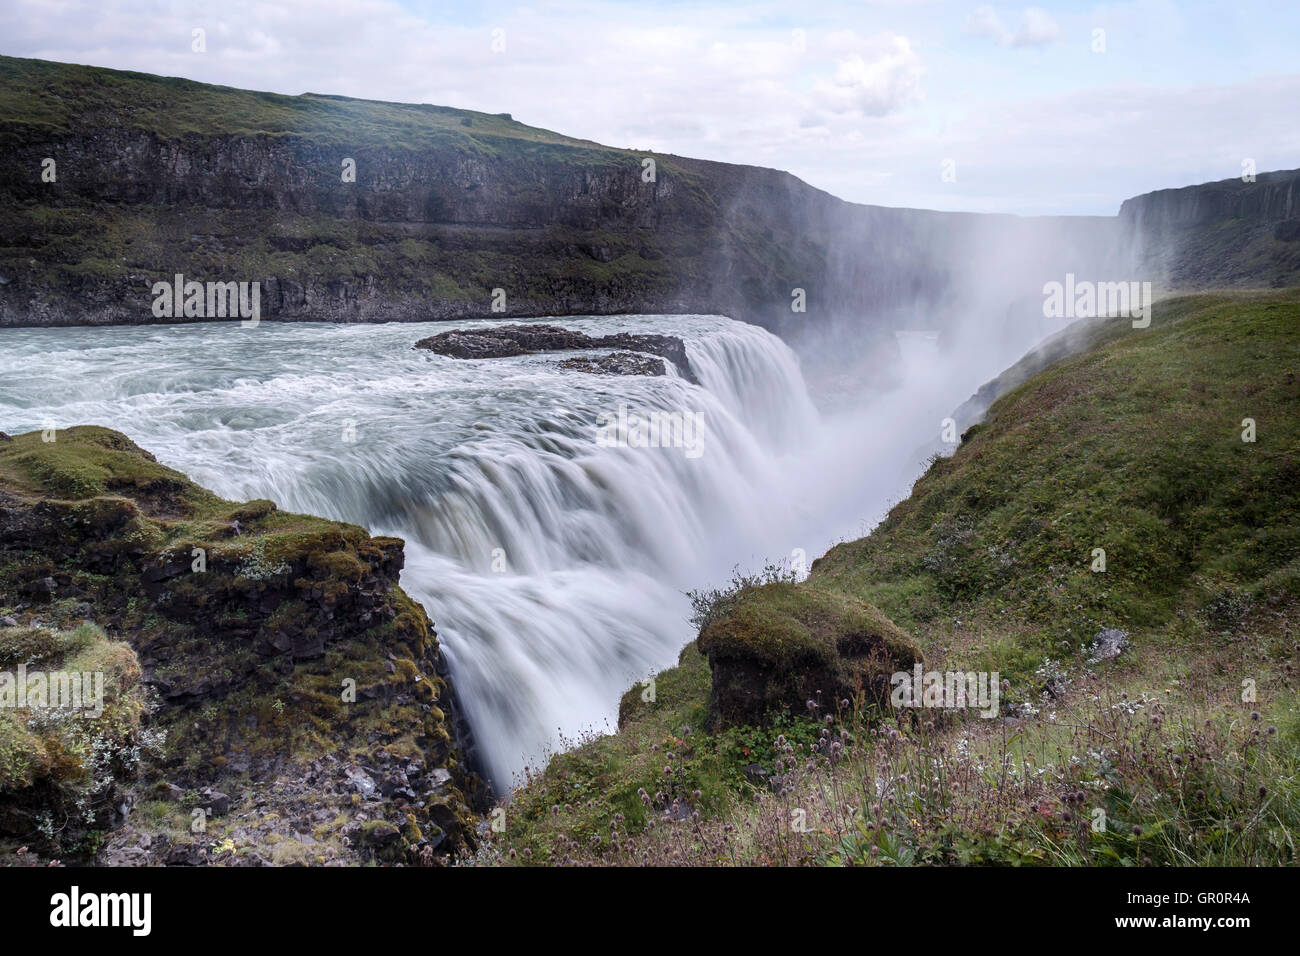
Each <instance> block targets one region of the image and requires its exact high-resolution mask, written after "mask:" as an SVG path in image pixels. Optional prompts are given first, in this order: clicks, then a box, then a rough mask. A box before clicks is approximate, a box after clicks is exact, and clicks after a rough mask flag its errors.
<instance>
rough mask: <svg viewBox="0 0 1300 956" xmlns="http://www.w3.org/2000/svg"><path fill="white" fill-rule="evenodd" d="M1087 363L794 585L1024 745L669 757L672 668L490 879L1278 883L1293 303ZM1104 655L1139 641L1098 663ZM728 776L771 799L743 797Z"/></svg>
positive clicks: (1288, 657)
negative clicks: (754, 782)
mask: <svg viewBox="0 0 1300 956" xmlns="http://www.w3.org/2000/svg"><path fill="white" fill-rule="evenodd" d="M1087 335H1088V338H1089V339H1090V341H1091V347H1090V348H1089V349H1088V350H1087V351H1085V352H1084V353H1083V354H1080V355H1078V356H1076V357H1074V358H1070V359H1067V360H1064V361H1061V362H1059V363H1058V364H1056V365H1054V366H1052V367H1050V368H1048V369H1047V370H1046V371H1044V372H1041V373H1040V374H1037V375H1035V376H1033V377H1032V378H1030V379H1029V380H1028V381H1026V382H1024V383H1023V384H1021V385H1019V386H1018V387H1016V388H1014V389H1013V390H1012V391H1010V392H1009V393H1008V394H1006V395H1005V396H1003V397H1002V398H1001V399H1000V400H998V401H997V402H996V403H995V404H994V405H993V407H992V408H991V410H990V412H989V415H988V418H987V420H986V422H985V423H984V424H983V425H981V426H978V427H977V428H975V429H974V430H972V431H971V432H969V433H968V436H967V440H966V441H965V442H964V443H963V444H962V446H961V447H960V448H959V449H958V451H957V453H956V454H955V455H954V456H953V457H952V458H950V459H937V460H936V461H935V462H934V463H933V465H932V466H931V468H930V469H929V470H928V471H927V473H926V474H925V475H924V476H923V477H922V478H921V479H920V480H919V481H918V482H917V483H916V486H915V488H914V489H913V494H912V496H911V497H910V498H909V499H908V500H906V501H904V502H902V503H901V504H899V505H898V506H896V507H895V508H894V509H893V510H892V511H891V513H890V514H889V516H888V518H887V519H886V520H885V522H884V523H883V524H882V525H881V526H880V527H879V528H877V529H876V530H875V531H874V532H873V533H872V534H871V535H870V536H868V537H867V538H864V539H861V540H859V541H854V542H851V543H846V544H842V545H839V546H838V547H836V548H834V549H833V550H832V551H831V552H830V553H829V554H827V555H826V556H825V557H824V558H822V559H821V560H820V561H818V562H817V563H816V564H815V565H814V568H813V571H812V574H811V577H810V582H811V583H812V584H814V585H816V586H817V587H819V588H822V589H826V590H830V591H839V592H841V593H844V594H847V595H851V596H853V597H856V598H859V599H862V600H865V601H869V602H871V603H873V604H875V605H877V606H878V607H880V608H881V609H883V610H884V611H885V612H886V613H888V614H889V615H890V617H891V618H892V619H893V620H894V621H896V622H897V623H898V624H899V625H901V626H902V627H903V628H904V629H905V630H908V631H910V632H911V633H912V635H913V636H914V637H915V638H917V640H918V641H919V643H920V644H921V646H922V647H923V649H924V651H925V653H926V658H927V663H928V664H929V665H930V666H937V667H939V668H940V669H949V668H952V669H957V668H960V669H963V670H966V669H989V670H998V671H1000V672H1001V675H1002V676H1003V677H1004V678H1006V679H1007V680H1008V681H1009V682H1010V689H1009V693H1008V694H1007V695H1006V696H1004V701H1003V704H1004V707H1003V713H1008V708H1007V704H1008V703H1010V704H1011V705H1012V706H1013V708H1014V709H1015V710H1016V712H1017V713H1018V714H1019V716H1018V717H1016V718H1009V719H1007V720H997V721H982V720H976V719H967V720H957V721H956V722H952V721H945V720H940V719H937V718H936V719H935V720H927V721H913V720H911V719H910V717H909V715H907V714H904V715H903V719H901V720H886V721H885V722H884V723H883V724H875V725H874V726H868V723H867V720H866V719H865V718H864V717H863V715H852V714H835V715H831V716H830V717H829V718H828V720H827V723H828V726H827V728H826V734H827V737H826V741H827V742H826V743H825V744H823V745H822V746H821V747H819V748H817V749H816V750H814V749H813V748H812V746H811V741H812V740H813V738H814V737H815V735H816V734H817V728H815V727H814V726H812V725H811V724H810V723H809V722H807V721H799V722H796V723H795V726H794V727H793V728H791V727H789V726H785V727H776V728H772V729H769V730H766V731H760V730H757V729H753V728H739V729H733V730H732V731H729V732H728V733H727V735H726V736H725V737H722V738H718V739H714V738H709V737H706V736H703V735H700V734H699V733H696V734H694V735H692V736H691V737H686V736H684V733H683V730H682V728H683V726H685V725H687V724H689V725H690V726H691V727H696V728H698V727H700V726H701V724H700V722H699V721H700V719H701V716H702V714H703V712H704V707H705V705H706V704H707V697H708V688H709V678H708V671H707V664H706V663H705V661H704V660H703V658H702V657H701V655H700V654H699V652H698V651H697V650H696V649H695V646H694V645H691V646H690V647H688V648H687V649H686V650H685V651H684V652H683V655H682V663H681V666H679V667H678V668H676V669H674V670H671V671H668V672H665V673H664V674H661V675H659V677H658V681H657V691H658V692H657V695H656V700H655V702H654V703H644V702H640V696H639V693H640V691H639V689H634V690H633V691H631V692H629V695H628V697H627V698H625V700H624V707H623V713H622V714H621V715H620V725H621V729H620V732H619V733H618V734H617V735H616V736H612V737H603V738H598V739H596V740H593V741H590V742H588V743H586V744H585V745H583V746H581V747H578V748H577V749H576V750H574V751H573V752H571V753H568V754H564V755H561V756H560V757H557V758H555V759H554V760H553V761H552V762H551V764H550V765H549V766H548V767H547V768H545V769H544V770H543V771H540V772H537V773H535V774H534V776H533V779H532V780H531V781H530V782H529V783H528V785H527V786H525V787H523V788H522V789H521V790H520V791H519V792H518V794H517V795H516V798H515V801H514V803H513V805H511V806H508V807H507V819H508V820H509V821H510V825H509V826H508V827H507V830H506V833H505V834H504V835H503V837H502V838H500V839H498V841H497V843H496V846H495V852H496V855H493V854H492V853H485V854H484V858H485V859H498V860H511V859H514V860H519V859H521V858H524V857H526V858H527V859H529V860H531V861H534V862H535V861H538V860H542V859H551V860H555V859H569V860H571V861H573V862H579V863H595V864H601V863H611V862H613V863H620V862H621V863H674V864H688V863H705V862H715V863H728V862H747V863H809V862H820V863H846V862H847V863H868V862H885V863H910V862H939V863H958V862H994V863H1031V864H1033V863H1058V864H1068V863H1082V862H1088V863H1107V862H1111V863H1115V862H1118V863H1210V862H1218V863H1279V862H1293V861H1294V860H1295V859H1296V851H1295V833H1296V830H1297V828H1300V785H1298V784H1297V779H1296V775H1297V772H1298V771H1300V763H1298V760H1297V750H1298V749H1300V717H1298V715H1297V712H1296V695H1295V687H1296V685H1295V671H1294V664H1293V658H1294V656H1295V651H1296V643H1295V636H1294V630H1293V629H1294V628H1295V626H1296V624H1297V623H1300V609H1298V608H1297V603H1296V596H1297V594H1300V586H1298V585H1300V580H1298V572H1300V561H1298V559H1300V522H1298V520H1297V519H1300V380H1298V379H1297V374H1298V373H1300V293H1297V292H1296V291H1289V292H1281V293H1260V294H1233V295H1219V294H1210V295H1198V296H1188V297H1184V298H1179V299H1174V300H1167V301H1165V302H1164V303H1162V304H1160V305H1158V306H1157V309H1156V313H1155V320H1154V322H1153V325H1152V327H1151V328H1150V329H1147V330H1133V329H1131V328H1130V327H1129V326H1128V325H1127V324H1124V323H1119V322H1112V323H1103V324H1099V325H1096V326H1094V327H1093V328H1092V329H1090V330H1089V331H1088V333H1087ZM1244 418H1253V419H1254V420H1255V422H1256V423H1257V440H1256V441H1255V442H1254V443H1246V442H1243V441H1242V438H1241V433H1242V425H1241V423H1242V420H1243V419H1244ZM1094 548H1105V550H1106V570H1105V572H1104V573H1100V572H1094V571H1092V570H1091V565H1092V563H1093V560H1094V558H1093V554H1092V549H1094ZM1103 627H1120V628H1124V629H1126V630H1128V631H1129V632H1130V633H1131V635H1132V637H1133V641H1134V643H1133V647H1132V649H1131V650H1129V651H1128V652H1126V653H1125V654H1124V655H1123V656H1122V657H1121V658H1120V659H1119V660H1118V661H1115V662H1110V663H1103V664H1097V663H1096V662H1092V661H1089V660H1088V657H1089V653H1088V649H1087V645H1088V643H1089V642H1090V640H1091V638H1092V636H1093V635H1094V634H1095V633H1096V631H1098V630H1100V629H1101V628H1103ZM1243 680H1249V681H1250V682H1251V683H1250V684H1249V687H1250V688H1253V689H1254V693H1255V695H1256V696H1255V698H1254V699H1243V697H1246V698H1249V697H1250V694H1248V693H1244V692H1243V684H1242V681H1243ZM929 713H933V712H929ZM783 731H784V736H783V738H782V739H778V738H777V734H778V733H782V732H783ZM837 740H838V741H841V742H842V748H843V749H842V750H840V751H839V752H838V753H836V752H832V748H831V746H830V745H831V743H832V742H834V741H837ZM656 747H657V748H658V749H657V750H656V749H655V748H656ZM668 750H673V751H675V753H674V756H673V758H671V759H670V758H669V757H668V756H667V751H668ZM782 751H784V752H785V762H784V765H783V766H777V765H776V764H775V763H774V761H775V759H777V758H779V757H781V752H782ZM750 761H755V762H758V763H760V764H761V765H763V766H764V767H765V769H766V770H767V771H768V772H776V773H780V772H782V770H784V771H785V772H786V774H787V781H786V784H787V786H786V787H785V789H784V793H783V794H782V795H776V794H773V793H771V792H769V790H768V788H766V787H759V788H755V787H753V786H751V785H749V784H748V783H746V781H745V777H744V775H743V773H742V768H743V766H744V765H745V764H746V763H748V762H750ZM791 767H794V768H795V769H794V770H793V771H791V770H790V768H791ZM932 775H933V778H932V779H931V777H932ZM646 781H650V782H646ZM922 782H924V783H925V785H924V786H922V785H921V783H922ZM636 787H645V788H646V789H647V791H649V793H648V794H647V796H646V797H645V798H642V799H641V800H640V801H639V802H640V804H641V806H640V807H638V808H637V810H636V812H635V813H633V812H631V811H629V810H628V809H627V807H628V806H629V805H630V804H635V803H636V802H637V801H633V800H632V799H631V796H630V794H632V793H635V788H636ZM657 790H658V791H662V792H661V793H655V791H657ZM695 791H699V796H696V795H695ZM610 794H614V795H616V797H617V799H611V798H610V796H609V795H610ZM674 800H676V801H678V806H679V808H680V807H681V806H687V807H689V809H688V811H686V812H685V813H681V812H679V813H678V814H677V815H678V816H682V815H685V816H687V817H688V819H687V821H686V822H685V823H680V824H675V823H670V822H668V821H667V820H666V818H665V817H664V811H665V810H666V809H671V806H672V803H673V801H674ZM642 808H644V809H642ZM695 811H698V812H699V816H698V817H695V818H693V819H692V818H689V817H690V814H691V813H692V812H695ZM619 813H622V814H623V818H622V819H621V820H620V819H619V818H618V817H617V814H619ZM1098 814H1101V815H1104V818H1105V819H1107V820H1108V821H1109V825H1108V826H1107V827H1105V828H1104V829H1102V830H1101V831H1099V832H1098V831H1095V830H1094V829H1093V827H1092V822H1093V821H1094V820H1096V819H1097V818H1098ZM799 815H802V816H799ZM796 817H798V818H799V819H804V818H806V820H807V824H808V826H807V829H806V831H802V832H801V831H799V830H798V829H797V828H796V827H795V825H794V820H795V819H796ZM647 823H648V824H649V826H648V828H647V827H646V824H647ZM611 826H612V828H613V829H612V833H613V839H612V840H611V838H610V834H611ZM593 835H599V836H601V838H602V839H601V840H600V841H596V842H593Z"/></svg>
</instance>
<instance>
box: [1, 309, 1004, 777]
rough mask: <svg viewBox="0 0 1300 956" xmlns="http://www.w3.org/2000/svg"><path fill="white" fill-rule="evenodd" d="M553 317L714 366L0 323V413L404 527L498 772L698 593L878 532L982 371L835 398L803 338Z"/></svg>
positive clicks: (529, 751) (309, 507)
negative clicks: (669, 427)
mask: <svg viewBox="0 0 1300 956" xmlns="http://www.w3.org/2000/svg"><path fill="white" fill-rule="evenodd" d="M545 321H549V322H552V323H558V324H563V325H564V326H566V327H568V328H573V329H577V330H581V331H584V332H588V333H590V334H592V335H603V334H609V333H614V332H625V331H626V332H656V333H662V334H667V335H675V336H678V337H680V338H681V339H683V340H684V341H685V342H686V345H687V352H688V355H689V358H690V361H691V364H692V367H693V369H694V371H695V374H696V377H697V378H698V379H699V384H698V385H696V384H692V383H691V382H689V381H687V380H686V379H685V378H682V377H681V376H680V375H677V374H674V370H673V368H672V366H671V363H668V372H669V374H668V375H666V376H663V377H646V376H603V375H591V374H586V373H583V372H580V371H573V370H565V369H562V368H560V367H559V365H558V361H559V358H560V357H559V356H556V355H553V354H552V355H545V354H541V355H529V356H520V357H515V358H507V359H490V360H484V361H461V360H456V359H450V358H445V357H442V356H437V355H432V354H430V353H427V352H420V351H414V350H413V349H412V347H411V346H412V343H414V342H415V341H416V340H417V339H419V338H421V337H423V336H425V335H430V334H433V333H436V332H438V331H442V330H443V329H444V328H445V326H441V325H437V324H433V323H429V324H397V323H394V324H387V325H378V326H376V325H325V324H316V323H310V324H309V323H301V324H299V323H294V324H289V323H283V324H281V323H270V322H264V323H261V324H260V325H259V326H258V327H256V328H242V327H240V326H239V325H238V324H237V323H204V324H197V325H175V326H150V327H128V328H123V327H115V328H71V329H69V328H63V329H28V330H9V331H4V332H2V333H0V429H3V430H5V431H9V432H19V431H27V430H30V429H34V428H42V427H50V426H53V427H56V428H65V427H69V426H72V425H81V424H101V425H106V426H109V427H112V428H116V429H118V430H120V431H122V432H125V433H126V434H127V435H129V436H130V437H131V438H132V439H134V440H135V441H136V442H137V443H138V444H140V445H141V446H142V447H144V448H147V449H149V450H150V451H152V452H153V453H154V454H155V455H156V456H157V457H158V459H159V460H160V461H162V462H164V463H166V464H168V465H171V466H172V467H175V468H177V469H179V470H181V471H183V472H185V473H186V474H187V475H189V476H190V477H191V478H193V479H194V480H195V481H197V482H199V483H200V484H203V485H205V486H207V487H208V488H211V489H212V490H214V491H216V492H217V493H218V494H221V495H222V496H224V497H226V498H231V499H237V500H243V499H249V498H270V499H272V500H274V501H275V502H277V503H278V504H279V505H280V506H281V507H282V508H284V509H286V510H291V511H301V512H308V513H312V514H317V515H322V516H325V517H329V518H336V519H341V520H345V521H350V522H354V523H357V524H360V525H363V526H364V527H366V528H367V529H368V530H369V531H370V532H371V533H372V534H385V535H394V536H397V537H400V538H403V539H405V541H406V542H407V548H406V554H407V563H406V569H405V570H404V572H403V574H402V585H403V587H404V588H406V590H407V591H408V592H409V593H410V594H411V595H412V596H413V597H415V598H416V599H417V600H419V601H421V602H422V603H423V604H424V606H425V608H426V609H427V610H428V612H429V615H430V617H431V618H432V619H433V620H434V622H435V623H436V626H437V629H438V633H439V636H440V639H441V641H442V643H443V646H444V648H445V650H446V653H447V656H448V659H449V661H450V663H451V667H452V680H453V682H454V683H455V685H456V687H457V690H458V693H459V696H460V697H461V699H462V701H463V703H464V705H465V708H466V711H467V713H468V716H469V720H470V723H471V726H472V728H473V732H474V735H475V742H476V745H477V747H478V750H479V753H480V754H481V756H482V757H483V759H484V760H485V762H486V769H487V770H488V772H489V773H490V775H491V776H492V778H493V779H494V781H495V782H496V784H497V785H498V786H499V787H506V786H509V785H510V783H511V782H512V779H513V777H514V775H515V774H517V773H518V772H519V771H520V770H521V768H523V767H524V766H525V765H526V764H527V763H529V762H530V761H532V760H535V759H536V758H538V757H540V756H541V755H542V754H543V752H544V751H545V750H546V749H548V748H552V747H554V746H556V745H557V744H558V743H560V742H561V741H562V740H563V739H565V738H570V739H571V738H573V737H574V736H576V735H578V734H579V733H581V732H583V731H584V730H587V729H597V730H599V729H603V728H604V727H605V726H606V725H607V723H608V722H609V721H610V719H611V718H612V716H613V714H614V712H615V710H616V708H617V704H618V699H619V696H620V694H621V693H622V692H623V691H624V690H626V689H627V687H628V686H630V685H631V684H632V683H633V682H634V681H636V680H639V679H642V678H644V677H646V676H647V675H649V674H650V673H652V672H653V671H655V670H657V669H661V668H663V667H665V666H667V665H669V664H671V663H672V662H673V661H674V660H675V658H676V656H677V654H678V652H679V651H680V650H681V648H682V647H683V646H684V645H685V644H686V643H687V642H688V641H689V640H690V639H691V638H692V637H693V636H694V635H693V633H692V632H691V629H690V625H689V624H688V623H687V618H688V616H689V606H688V605H689V602H688V601H687V600H686V598H685V596H684V594H683V591H684V590H686V589H689V588H696V587H701V586H704V585H708V584H716V583H718V582H719V581H721V580H722V579H725V578H726V577H728V576H729V573H730V570H731V568H732V567H733V566H735V565H741V566H743V567H753V566H756V565H759V564H762V563H765V562H766V561H769V560H777V561H780V560H787V561H789V560H790V559H791V556H792V555H795V556H796V557H795V559H794V560H795V563H796V564H797V563H798V562H799V561H800V560H801V558H802V556H804V555H806V556H807V557H808V558H809V559H811V558H812V557H815V556H816V555H818V554H820V553H822V551H824V550H825V548H826V547H827V546H828V545H830V544H831V543H833V540H835V539H836V538H842V537H853V536H857V535H858V534H861V533H864V532H865V531H866V530H868V528H869V526H870V525H871V524H873V523H874V521H875V520H876V519H877V518H879V517H880V516H881V514H882V513H883V510H884V508H885V507H886V505H887V504H888V502H889V500H890V499H891V498H895V497H897V496H899V495H900V494H902V493H904V492H905V490H906V485H907V481H908V480H909V479H910V478H912V477H915V475H916V473H917V472H918V471H919V467H920V465H921V459H922V458H923V457H924V452H925V449H926V446H927V443H931V444H932V443H933V441H934V440H935V439H937V437H938V420H939V418H940V417H942V416H943V415H946V414H947V413H948V410H949V409H951V408H952V407H953V406H954V405H955V403H956V402H958V401H960V400H961V399H962V398H964V397H965V395H967V394H969V391H970V388H971V387H972V386H973V385H977V384H979V382H980V381H981V380H982V378H981V375H983V374H984V373H985V372H986V371H987V370H969V369H968V370H967V373H966V374H964V375H944V374H942V373H939V374H933V375H926V376H924V377H925V378H926V379H927V380H928V381H929V384H926V385H924V386H922V385H921V384H918V383H915V381H914V377H912V376H907V375H904V376H903V378H904V380H907V381H913V385H912V386H910V387H909V388H904V389H903V390H902V391H900V392H894V393H892V394H886V395H883V396H878V397H877V398H876V399H875V400H873V401H872V402H870V403H864V404H863V405H862V406H861V407H860V408H859V409H858V410H857V411H855V412H854V413H853V414H851V415H848V416H841V417H837V418H834V419H823V418H822V417H821V416H820V415H819V414H818V412H817V410H816V408H815V407H814V404H813V402H812V400H811V399H810V396H809V391H808V388H807V385H806V383H805V382H804V379H803V377H802V375H801V373H800V367H799V362H798V360H797V358H796V356H795V355H794V353H793V352H791V351H790V349H789V348H787V347H786V346H785V345H784V344H783V343H782V342H781V341H779V340H778V339H777V338H775V337H774V336H772V335H770V334H768V333H767V332H765V331H763V330H761V329H759V328H756V327H753V326H748V325H744V324H741V323H738V322H734V321H732V320H730V319H726V318H721V317H717V316H621V317H616V318H579V319H573V318H565V319H549V320H545ZM493 324H496V323H489V322H484V323H460V327H462V328H473V327H476V326H482V327H487V326H490V325H493ZM909 348H910V349H911V350H912V351H914V346H913V347H909ZM910 354H911V351H909V350H905V351H904V353H903V358H902V360H901V361H903V362H904V364H906V363H907V362H908V360H909V355H910ZM895 361H898V359H897V357H895ZM913 361H917V359H915V357H913ZM925 361H926V362H927V363H929V364H928V365H927V369H928V371H929V372H931V373H934V371H935V362H934V361H931V358H926V359H925ZM995 371H996V369H995ZM935 381H939V382H941V383H942V385H941V386H935V385H934V384H933V383H934V382H935ZM620 406H622V407H623V408H624V410H625V411H627V412H630V413H640V414H642V415H647V414H650V413H653V412H660V413H664V414H667V415H673V414H680V415H696V416H697V417H698V421H700V422H701V423H702V424H703V429H702V431H701V432H700V434H699V435H698V436H695V437H696V440H697V443H698V447H697V448H696V449H695V450H696V452H697V453H696V454H688V453H687V452H688V451H689V449H686V448H683V447H673V446H672V445H671V443H670V442H668V443H664V444H668V445H669V447H632V446H633V445H634V444H635V443H634V442H631V441H629V442H626V443H620V442H610V441H607V440H603V439H602V437H601V433H600V432H599V431H598V427H597V425H598V422H600V421H601V420H602V417H603V416H608V417H611V418H612V417H613V416H617V415H618V414H619V410H620ZM918 447H919V448H920V449H921V451H920V452H919V453H918V452H917V449H918Z"/></svg>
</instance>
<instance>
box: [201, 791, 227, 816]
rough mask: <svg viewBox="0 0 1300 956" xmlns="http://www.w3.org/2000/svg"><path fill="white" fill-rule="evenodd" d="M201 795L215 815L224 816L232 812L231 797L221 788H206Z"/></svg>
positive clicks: (204, 804)
mask: <svg viewBox="0 0 1300 956" xmlns="http://www.w3.org/2000/svg"><path fill="white" fill-rule="evenodd" d="M200 796H201V797H202V798H203V806H204V807H206V808H207V811H208V812H209V813H210V814H212V815H213V816H214V817H224V816H225V815H226V814H227V813H229V812H230V797H229V796H227V795H226V794H224V793H222V792H221V791H220V790H212V789H210V788H205V789H204V790H203V792H202V793H201V794H200Z"/></svg>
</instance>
